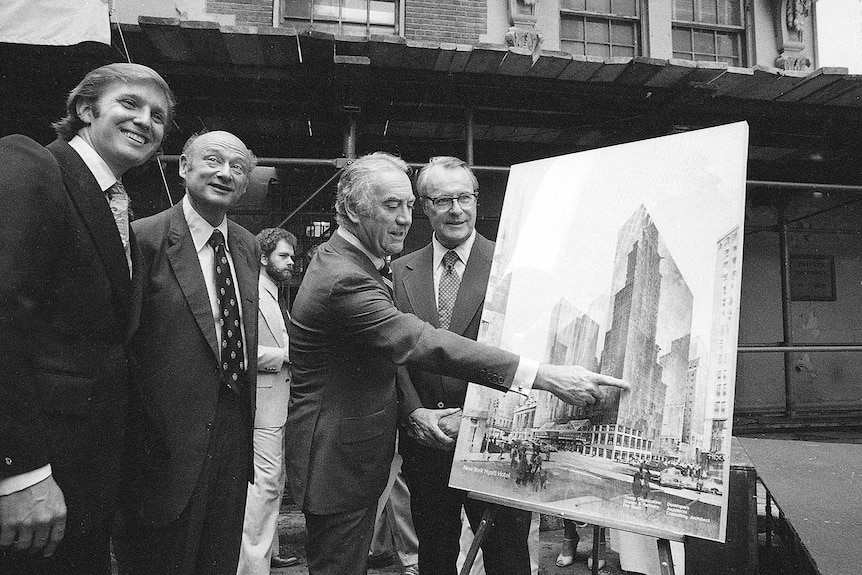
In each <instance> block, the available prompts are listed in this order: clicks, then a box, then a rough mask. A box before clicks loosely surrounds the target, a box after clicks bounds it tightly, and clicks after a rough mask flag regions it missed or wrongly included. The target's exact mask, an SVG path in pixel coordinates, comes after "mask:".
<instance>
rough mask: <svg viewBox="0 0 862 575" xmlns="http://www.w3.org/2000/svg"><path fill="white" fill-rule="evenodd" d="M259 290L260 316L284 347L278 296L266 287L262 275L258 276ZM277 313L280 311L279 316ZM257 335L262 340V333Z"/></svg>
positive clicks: (278, 342) (279, 343) (276, 340)
mask: <svg viewBox="0 0 862 575" xmlns="http://www.w3.org/2000/svg"><path fill="white" fill-rule="evenodd" d="M261 273H263V272H261ZM257 292H258V302H259V307H258V311H259V312H260V317H262V318H263V323H265V324H266V328H267V329H268V330H269V333H270V335H272V340H273V341H274V342H276V343H277V344H278V347H284V342H283V341H281V340H282V337H281V326H280V325H279V323H278V319H279V318H280V317H281V308H280V307H279V305H278V298H277V297H273V296H272V293H271V292H270V291H269V290H268V289H266V285H265V284H264V282H263V280H262V279H261V278H260V276H258V282H257ZM275 313H278V318H277V317H275ZM257 337H258V340H259V341H262V338H261V336H260V333H258V334H257Z"/></svg>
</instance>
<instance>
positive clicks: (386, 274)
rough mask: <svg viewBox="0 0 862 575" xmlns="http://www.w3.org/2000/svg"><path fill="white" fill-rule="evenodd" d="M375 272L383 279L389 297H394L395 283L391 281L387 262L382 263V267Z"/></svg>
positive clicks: (390, 271)
mask: <svg viewBox="0 0 862 575" xmlns="http://www.w3.org/2000/svg"><path fill="white" fill-rule="evenodd" d="M377 271H379V272H380V277H382V278H383V283H384V284H386V289H388V290H389V296H390V297H395V287H394V286H395V283H394V282H393V281H392V268H390V267H389V262H386V261H384V262H383V267H382V268H380V269H379V270H377Z"/></svg>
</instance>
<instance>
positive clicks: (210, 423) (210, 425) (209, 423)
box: [207, 421, 213, 431]
mask: <svg viewBox="0 0 862 575" xmlns="http://www.w3.org/2000/svg"><path fill="white" fill-rule="evenodd" d="M212 428H213V422H212V421H207V431H209V430H210V429H212Z"/></svg>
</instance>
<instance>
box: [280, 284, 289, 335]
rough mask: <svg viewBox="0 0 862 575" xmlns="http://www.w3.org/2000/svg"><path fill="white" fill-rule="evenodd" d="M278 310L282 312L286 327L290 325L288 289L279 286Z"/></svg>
mask: <svg viewBox="0 0 862 575" xmlns="http://www.w3.org/2000/svg"><path fill="white" fill-rule="evenodd" d="M278 309H280V310H281V317H282V318H283V319H284V327H287V326H289V325H290V312H289V311H287V287H284V286H279V288H278Z"/></svg>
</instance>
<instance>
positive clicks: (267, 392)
mask: <svg viewBox="0 0 862 575" xmlns="http://www.w3.org/2000/svg"><path fill="white" fill-rule="evenodd" d="M265 274H266V272H265V271H264V270H261V271H260V276H259V279H258V290H259V292H260V296H259V297H260V299H259V301H258V303H259V306H258V311H257V412H256V413H255V415H254V426H255V427H281V426H282V425H284V422H285V421H286V420H287V401H288V400H289V399H290V364H289V363H287V362H286V361H284V352H285V350H286V349H287V341H285V340H284V339H283V338H282V333H281V332H282V328H283V327H284V318H283V317H282V316H281V308H280V307H279V305H278V293H272V291H271V289H272V285H271V284H268V283H267V282H266V281H264V275H265Z"/></svg>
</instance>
